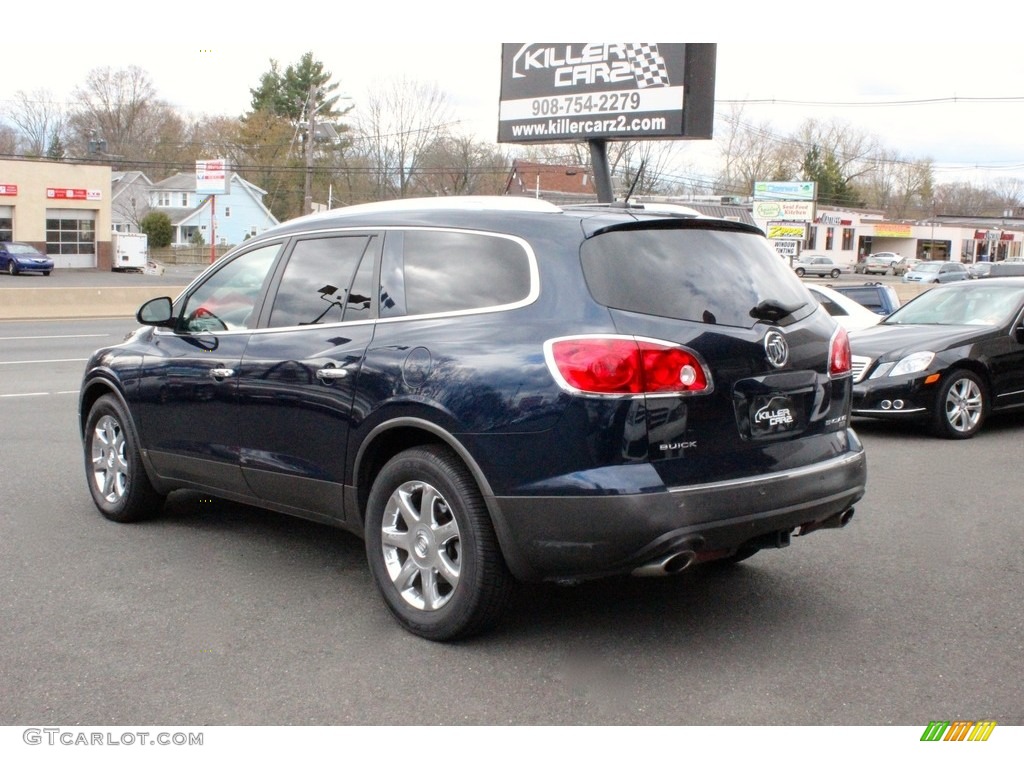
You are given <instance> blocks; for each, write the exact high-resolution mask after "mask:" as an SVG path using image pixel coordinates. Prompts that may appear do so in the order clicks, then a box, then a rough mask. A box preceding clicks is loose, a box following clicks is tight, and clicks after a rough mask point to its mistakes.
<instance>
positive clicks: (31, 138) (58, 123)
mask: <svg viewBox="0 0 1024 768" xmlns="http://www.w3.org/2000/svg"><path fill="white" fill-rule="evenodd" d="M10 119H11V122H13V123H14V124H15V125H16V126H17V127H18V128H19V129H20V131H21V140H22V149H23V152H24V154H26V155H29V156H31V157H43V156H45V155H47V154H49V153H50V151H51V149H52V148H53V147H54V145H55V144H56V143H58V142H59V141H60V139H61V137H62V135H63V133H64V123H65V115H64V112H63V110H62V109H61V107H60V105H59V104H58V103H57V101H56V100H55V99H54V97H53V95H52V94H51V93H50V92H49V91H47V90H36V91H33V92H32V93H30V94H29V93H25V91H18V92H17V93H15V94H14V107H13V108H12V109H11V111H10Z"/></svg>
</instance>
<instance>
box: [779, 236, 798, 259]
mask: <svg viewBox="0 0 1024 768" xmlns="http://www.w3.org/2000/svg"><path fill="white" fill-rule="evenodd" d="M772 245H774V246H775V252H776V253H777V254H779V256H782V257H783V258H796V255H797V252H798V250H799V248H800V241H799V240H772Z"/></svg>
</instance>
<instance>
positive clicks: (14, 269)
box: [7, 259, 18, 277]
mask: <svg viewBox="0 0 1024 768" xmlns="http://www.w3.org/2000/svg"><path fill="white" fill-rule="evenodd" d="M7 274H9V275H10V276H11V277H14V276H15V275H17V274H18V265H17V264H15V263H14V259H11V260H10V261H8V262H7Z"/></svg>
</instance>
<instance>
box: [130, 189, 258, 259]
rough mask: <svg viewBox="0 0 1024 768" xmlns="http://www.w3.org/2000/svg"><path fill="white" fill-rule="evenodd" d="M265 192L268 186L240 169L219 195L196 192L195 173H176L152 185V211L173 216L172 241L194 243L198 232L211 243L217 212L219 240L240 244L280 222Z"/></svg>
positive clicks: (177, 243) (178, 243) (230, 243)
mask: <svg viewBox="0 0 1024 768" xmlns="http://www.w3.org/2000/svg"><path fill="white" fill-rule="evenodd" d="M264 195H266V190H263V189H260V188H259V187H257V186H256V185H255V184H251V183H249V182H248V181H246V180H245V179H243V178H242V177H241V176H239V175H238V173H232V174H231V181H230V186H229V187H228V192H227V193H226V194H219V195H209V194H206V193H198V192H196V175H195V173H176V174H174V175H173V176H171V177H170V178H167V179H164V180H163V181H159V182H157V183H156V184H154V185H153V186H152V187H151V189H150V193H149V206H150V210H151V211H161V212H163V213H166V214H167V215H168V217H170V219H171V225H172V226H173V227H174V238H173V240H172V242H171V244H172V245H176V246H184V245H192V244H194V242H195V241H196V234H197V233H198V235H200V236H201V237H202V242H203V243H204V244H212V243H211V240H212V239H213V237H214V235H213V229H214V227H213V223H212V219H213V217H214V216H216V241H217V242H216V244H217V245H237V244H239V243H241V242H243V241H244V240H246V239H248V238H250V237H254V236H255V235H258V234H260V233H261V232H264V231H266V230H267V229H270V228H271V227H273V226H275V225H276V224H277V223H278V221H277V219H276V218H275V217H274V214H272V213H271V212H270V210H269V209H268V208H267V207H266V206H265V205H264V204H263V197H264ZM214 198H216V200H214Z"/></svg>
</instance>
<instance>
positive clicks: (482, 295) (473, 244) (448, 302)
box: [381, 230, 533, 316]
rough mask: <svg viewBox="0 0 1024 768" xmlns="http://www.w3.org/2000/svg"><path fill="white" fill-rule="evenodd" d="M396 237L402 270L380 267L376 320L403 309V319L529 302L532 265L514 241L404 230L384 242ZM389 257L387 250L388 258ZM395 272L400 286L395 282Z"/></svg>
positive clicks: (462, 233)
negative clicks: (400, 239)
mask: <svg viewBox="0 0 1024 768" xmlns="http://www.w3.org/2000/svg"><path fill="white" fill-rule="evenodd" d="M396 235H400V236H401V237H403V239H404V247H403V248H402V249H401V260H402V268H401V270H396V269H394V265H390V264H385V266H384V267H382V269H381V296H382V308H381V315H382V316H388V315H391V316H394V315H395V314H397V312H396V310H397V309H398V308H400V307H401V306H402V304H403V303H404V306H405V314H408V315H430V314H436V313H442V312H459V311H466V310H476V309H486V308H489V307H499V306H503V305H508V304H514V303H516V302H520V301H524V300H526V299H527V298H528V297H529V296H530V292H531V288H532V272H533V269H532V264H531V261H530V257H529V255H528V254H527V252H526V251H525V249H524V248H523V246H522V245H521V244H519V242H517V241H516V240H512V239H510V238H507V237H499V236H496V235H486V234H481V233H475V232H454V231H442V230H409V231H406V232H404V233H391V234H389V235H388V237H389V238H391V237H394V236H396ZM395 252H396V249H392V248H388V250H387V253H388V254H391V255H392V256H394V255H395ZM386 261H387V259H386ZM399 271H400V272H401V283H402V285H398V282H399V281H398V280H397V279H396V273H397V272H399ZM389 282H392V283H394V285H389V284H388V283H389ZM385 295H387V296H388V297H395V296H399V295H400V296H401V298H404V302H401V301H399V300H398V299H395V300H393V301H392V304H393V305H394V306H393V307H388V306H387V302H386V301H384V299H383V297H384V296H385ZM389 310H390V311H389Z"/></svg>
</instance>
